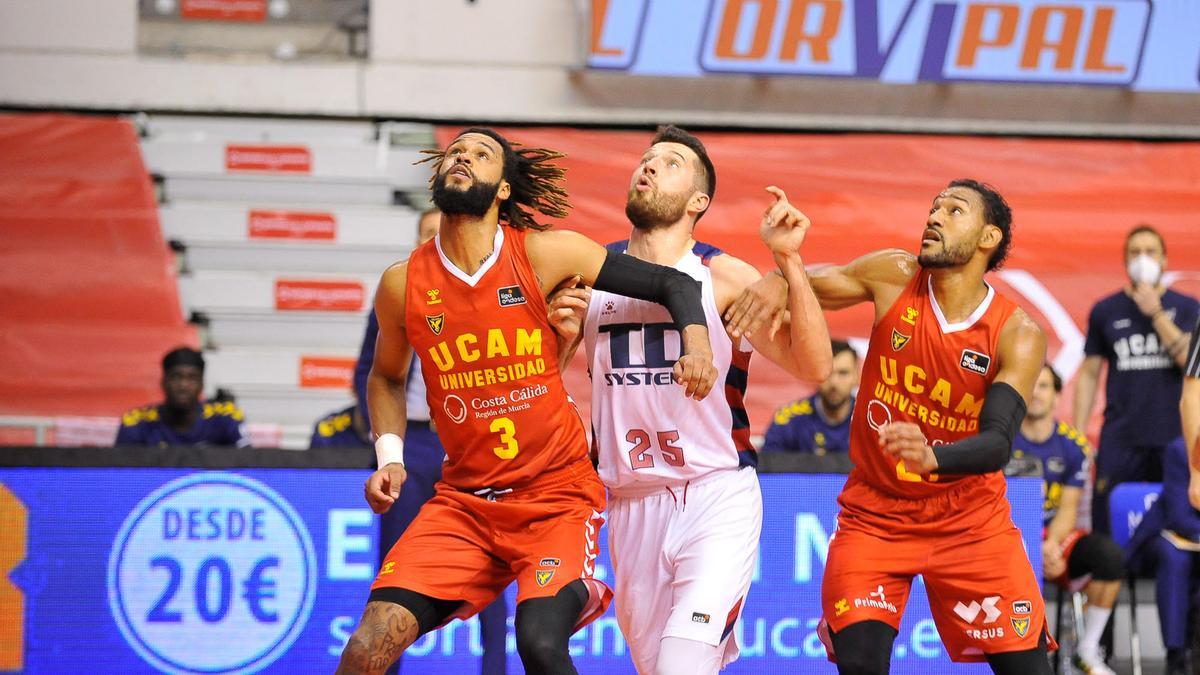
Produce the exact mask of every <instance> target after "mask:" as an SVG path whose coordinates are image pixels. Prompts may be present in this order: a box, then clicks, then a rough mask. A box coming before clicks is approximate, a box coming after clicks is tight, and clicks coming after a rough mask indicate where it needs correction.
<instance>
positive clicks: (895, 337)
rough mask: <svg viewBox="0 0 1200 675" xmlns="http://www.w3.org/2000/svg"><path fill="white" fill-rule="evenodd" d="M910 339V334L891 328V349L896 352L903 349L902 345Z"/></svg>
mask: <svg viewBox="0 0 1200 675" xmlns="http://www.w3.org/2000/svg"><path fill="white" fill-rule="evenodd" d="M910 339H912V336H911V335H905V334H904V333H901V332H900V331H898V330H896V329H895V328H893V329H892V351H894V352H898V351H900V350H901V349H904V345H906V344H908V341H909V340H910Z"/></svg>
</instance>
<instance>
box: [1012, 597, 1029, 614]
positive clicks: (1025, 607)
mask: <svg viewBox="0 0 1200 675" xmlns="http://www.w3.org/2000/svg"><path fill="white" fill-rule="evenodd" d="M1032 611H1033V603H1032V602H1030V601H1028V600H1017V601H1016V602H1014V603H1013V614H1029V613H1030V612H1032Z"/></svg>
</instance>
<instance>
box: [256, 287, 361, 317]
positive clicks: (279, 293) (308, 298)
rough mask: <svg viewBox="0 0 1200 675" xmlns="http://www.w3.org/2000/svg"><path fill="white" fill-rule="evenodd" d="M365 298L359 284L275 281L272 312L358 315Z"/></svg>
mask: <svg viewBox="0 0 1200 675" xmlns="http://www.w3.org/2000/svg"><path fill="white" fill-rule="evenodd" d="M366 297H367V289H365V288H363V284H362V282H360V281H305V280H302V279H277V280H276V281H275V309H302V310H310V311H325V312H357V311H359V310H361V309H362V308H363V303H364V302H365V301H366Z"/></svg>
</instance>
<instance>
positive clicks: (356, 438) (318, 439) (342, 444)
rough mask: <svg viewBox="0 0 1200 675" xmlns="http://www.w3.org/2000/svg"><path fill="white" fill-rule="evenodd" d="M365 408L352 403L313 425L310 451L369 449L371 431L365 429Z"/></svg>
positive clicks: (309, 443) (309, 445)
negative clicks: (322, 449)
mask: <svg viewBox="0 0 1200 675" xmlns="http://www.w3.org/2000/svg"><path fill="white" fill-rule="evenodd" d="M365 412H366V406H364V405H360V404H359V403H357V402H356V403H354V404H353V405H351V406H350V407H348V408H342V409H341V410H338V411H337V412H332V413H329V414H328V415H326V416H324V417H322V418H321V419H320V420H318V421H317V423H316V424H315V425H313V432H312V439H311V440H309V442H308V447H309V448H310V449H314V450H315V449H318V448H371V447H374V444H373V443H372V442H371V430H370V429H368V428H367V420H366V416H365V414H364V413H365Z"/></svg>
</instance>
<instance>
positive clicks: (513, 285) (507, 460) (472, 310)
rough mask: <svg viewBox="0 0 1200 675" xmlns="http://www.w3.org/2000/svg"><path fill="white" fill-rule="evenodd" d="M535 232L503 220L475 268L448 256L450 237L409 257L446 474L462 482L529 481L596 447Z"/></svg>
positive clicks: (409, 324)
mask: <svg viewBox="0 0 1200 675" xmlns="http://www.w3.org/2000/svg"><path fill="white" fill-rule="evenodd" d="M525 236H526V232H525V231H523V230H517V229H513V228H509V227H504V226H500V227H498V228H497V231H496V238H495V241H494V244H493V249H492V255H491V256H490V257H489V258H488V259H487V261H486V262H484V264H483V265H482V266H481V267H480V268H479V270H478V271H476V272H475V274H474V275H468V274H466V273H465V272H463V271H462V270H460V269H458V268H457V267H455V265H454V263H452V262H450V260H449V259H448V258H446V256H445V255H444V254H443V253H442V250H441V245H440V237H439V238H435V239H434V240H433V241H430V242H426V243H425V244H422V245H421V246H418V247H417V248H416V250H414V251H413V253H412V256H411V257H410V258H409V261H408V278H407V282H408V292H407V295H406V298H405V302H406V309H405V313H406V317H405V328H406V330H407V332H408V341H409V344H411V345H412V348H413V351H414V353H415V354H416V355H417V356H418V358H420V359H421V370H422V374H423V376H424V379H425V386H426V390H427V393H426V398H427V400H428V401H429V411H430V416H431V418H432V419H433V421H434V422H435V423H436V425H437V432H438V437H439V438H441V440H442V445H444V446H445V448H446V463H445V466H444V467H443V469H442V480H444V481H445V482H446V483H447V484H449V485H451V486H453V487H455V488H458V489H461V490H477V489H481V488H492V489H497V490H504V489H508V488H512V487H520V486H522V485H524V484H526V483H529V482H530V481H532V480H533V479H535V478H537V477H538V476H540V475H542V474H544V473H548V472H551V471H555V470H557V469H562V468H565V467H567V466H570V465H572V464H575V463H576V462H579V461H582V460H584V459H586V458H587V455H588V451H587V436H586V434H585V433H584V429H583V422H582V420H580V419H579V413H578V411H577V410H576V409H575V406H574V405H573V404H572V403H571V402H570V401H569V400H568V398H567V392H566V389H565V388H564V387H563V383H562V377H561V375H560V373H559V370H558V358H557V353H558V341H557V338H556V336H555V334H554V331H553V330H552V329H551V328H550V324H549V323H548V322H547V320H546V302H545V299H544V298H543V297H542V292H541V287H540V285H539V284H538V281H537V276H536V275H535V274H534V271H533V266H532V265H531V264H530V263H529V258H528V255H527V253H526V250H525Z"/></svg>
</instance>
